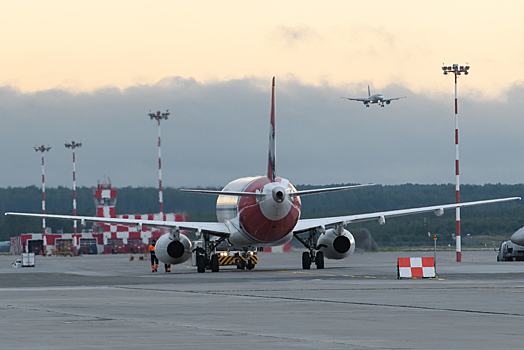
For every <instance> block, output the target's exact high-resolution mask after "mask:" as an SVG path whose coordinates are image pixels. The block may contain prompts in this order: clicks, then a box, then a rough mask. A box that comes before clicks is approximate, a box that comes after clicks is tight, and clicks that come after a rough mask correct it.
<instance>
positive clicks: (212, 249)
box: [191, 239, 258, 272]
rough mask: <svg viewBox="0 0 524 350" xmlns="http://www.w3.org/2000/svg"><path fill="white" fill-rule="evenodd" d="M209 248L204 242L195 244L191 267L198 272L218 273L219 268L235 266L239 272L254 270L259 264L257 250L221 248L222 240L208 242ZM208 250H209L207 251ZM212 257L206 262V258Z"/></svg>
mask: <svg viewBox="0 0 524 350" xmlns="http://www.w3.org/2000/svg"><path fill="white" fill-rule="evenodd" d="M207 242H208V244H207V247H205V246H204V244H203V242H202V240H198V241H196V242H194V243H195V248H194V249H193V251H192V253H191V265H192V266H196V267H197V270H198V272H205V270H211V271H213V272H217V271H218V269H219V266H235V265H236V267H237V269H239V270H244V269H248V270H252V269H254V268H255V265H256V264H257V263H258V256H257V251H256V248H253V247H245V248H243V249H238V248H237V249H229V247H224V248H222V246H220V247H219V245H220V243H221V242H222V240H221V239H219V240H215V241H207ZM206 248H207V249H206ZM206 250H208V254H206ZM206 255H207V256H210V257H211V258H210V259H209V261H206V259H205V256H206Z"/></svg>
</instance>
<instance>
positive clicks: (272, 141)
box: [267, 77, 277, 181]
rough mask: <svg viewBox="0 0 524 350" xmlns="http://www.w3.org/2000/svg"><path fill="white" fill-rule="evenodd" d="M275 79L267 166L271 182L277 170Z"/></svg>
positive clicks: (272, 88)
mask: <svg viewBox="0 0 524 350" xmlns="http://www.w3.org/2000/svg"><path fill="white" fill-rule="evenodd" d="M275 147H276V143H275V77H273V85H272V86H271V121H270V125H269V154H268V166H267V177H268V178H269V179H270V180H271V181H275V179H276V177H277V175H276V169H275V157H276V155H275V153H276V149H275Z"/></svg>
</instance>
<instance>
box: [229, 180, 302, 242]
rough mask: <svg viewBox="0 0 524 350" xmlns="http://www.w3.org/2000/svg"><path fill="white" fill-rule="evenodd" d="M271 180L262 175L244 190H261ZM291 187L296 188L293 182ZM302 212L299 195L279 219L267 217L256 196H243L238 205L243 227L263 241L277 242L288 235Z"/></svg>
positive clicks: (252, 235)
mask: <svg viewBox="0 0 524 350" xmlns="http://www.w3.org/2000/svg"><path fill="white" fill-rule="evenodd" d="M281 181H282V178H280V177H277V178H276V180H275V182H281ZM270 182H271V180H270V179H268V178H267V177H260V178H258V179H256V180H255V181H253V182H252V183H251V184H249V186H248V187H247V188H246V189H245V190H244V192H255V191H256V190H259V191H260V190H261V188H262V187H264V185H266V184H267V183H270ZM289 187H290V188H293V189H294V187H293V186H292V185H291V184H289ZM300 212H301V203H300V198H298V197H294V199H293V205H292V207H291V210H290V211H289V213H288V214H287V215H286V216H285V217H284V218H282V219H280V220H277V221H273V220H269V219H268V218H266V217H265V216H264V214H263V213H262V211H261V210H260V206H259V204H258V203H257V201H256V199H254V198H249V197H242V198H240V202H239V205H238V213H239V218H240V223H241V224H242V227H243V228H244V230H245V231H246V232H247V233H248V234H249V235H250V236H251V237H253V238H255V239H256V240H259V241H262V242H276V241H279V240H281V239H283V238H284V237H286V236H287V235H288V234H289V233H290V232H291V231H292V230H293V228H294V227H295V226H296V224H297V222H298V219H299V218H300Z"/></svg>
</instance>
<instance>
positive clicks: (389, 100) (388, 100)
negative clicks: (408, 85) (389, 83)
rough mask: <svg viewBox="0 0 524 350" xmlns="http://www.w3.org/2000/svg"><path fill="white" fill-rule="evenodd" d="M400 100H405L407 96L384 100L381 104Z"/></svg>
mask: <svg viewBox="0 0 524 350" xmlns="http://www.w3.org/2000/svg"><path fill="white" fill-rule="evenodd" d="M401 98H407V96H402V97H393V98H385V99H383V100H382V102H386V103H388V102H391V101H394V100H400V99H401Z"/></svg>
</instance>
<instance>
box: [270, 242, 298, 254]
mask: <svg viewBox="0 0 524 350" xmlns="http://www.w3.org/2000/svg"><path fill="white" fill-rule="evenodd" d="M292 249H293V246H292V245H291V242H289V243H286V244H284V245H281V246H278V247H264V252H266V253H289V252H290V251H291V250H292Z"/></svg>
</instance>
